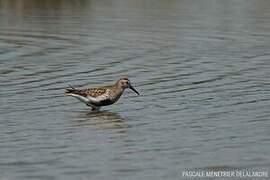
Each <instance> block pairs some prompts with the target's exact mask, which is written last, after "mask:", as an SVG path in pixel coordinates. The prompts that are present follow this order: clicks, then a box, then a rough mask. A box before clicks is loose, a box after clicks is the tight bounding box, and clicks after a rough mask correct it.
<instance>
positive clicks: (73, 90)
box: [65, 84, 80, 95]
mask: <svg viewBox="0 0 270 180" xmlns="http://www.w3.org/2000/svg"><path fill="white" fill-rule="evenodd" d="M68 86H69V87H68V88H66V92H65V93H66V94H67V95H68V94H71V93H73V94H77V93H78V92H79V91H80V90H79V89H76V88H75V87H73V86H72V85H70V84H69V85H68Z"/></svg>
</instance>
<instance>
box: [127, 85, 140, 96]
mask: <svg viewBox="0 0 270 180" xmlns="http://www.w3.org/2000/svg"><path fill="white" fill-rule="evenodd" d="M129 88H130V89H131V90H132V91H134V92H135V93H136V94H138V95H140V93H138V91H137V90H136V89H135V88H134V87H133V86H131V85H129Z"/></svg>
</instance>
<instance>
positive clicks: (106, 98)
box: [66, 77, 140, 110]
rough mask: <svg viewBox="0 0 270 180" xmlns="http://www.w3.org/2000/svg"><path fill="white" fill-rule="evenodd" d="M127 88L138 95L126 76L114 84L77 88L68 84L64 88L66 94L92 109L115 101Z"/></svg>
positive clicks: (97, 108)
mask: <svg viewBox="0 0 270 180" xmlns="http://www.w3.org/2000/svg"><path fill="white" fill-rule="evenodd" d="M127 88H130V89H131V90H133V91H134V92H135V93H136V94H138V95H140V94H139V93H138V91H137V90H136V89H135V88H134V87H133V86H132V85H131V84H130V81H129V79H128V78H126V77H124V78H121V79H119V80H118V81H117V82H116V83H115V84H114V85H109V86H101V87H96V88H86V89H77V88H75V87H73V86H71V85H70V87H69V88H67V89H66V95H68V96H73V97H75V98H77V99H79V100H80V101H82V102H84V103H85V104H86V105H87V106H90V107H91V108H92V110H99V109H100V107H101V106H107V105H111V104H114V103H115V102H117V101H118V100H119V98H120V97H121V95H122V94H123V92H124V90H125V89H127Z"/></svg>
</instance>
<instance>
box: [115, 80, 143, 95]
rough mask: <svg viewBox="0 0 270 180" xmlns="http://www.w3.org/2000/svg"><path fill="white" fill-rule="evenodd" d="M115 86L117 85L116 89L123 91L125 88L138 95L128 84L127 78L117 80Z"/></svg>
mask: <svg viewBox="0 0 270 180" xmlns="http://www.w3.org/2000/svg"><path fill="white" fill-rule="evenodd" d="M116 84H117V86H118V87H121V88H122V89H123V90H124V89H126V88H130V89H131V90H132V91H134V92H135V93H136V94H138V95H140V94H139V93H138V91H137V90H136V89H135V88H134V87H133V86H132V85H131V84H130V81H129V79H128V78H127V77H123V78H121V79H119V80H118V81H117V82H116Z"/></svg>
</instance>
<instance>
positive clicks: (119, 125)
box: [74, 111, 127, 133]
mask: <svg viewBox="0 0 270 180" xmlns="http://www.w3.org/2000/svg"><path fill="white" fill-rule="evenodd" d="M74 125H75V126H87V127H91V128H94V129H96V130H107V131H112V132H115V133H125V132H126V131H127V124H126V120H125V119H124V118H122V117H121V116H120V115H119V114H117V113H114V112H109V111H90V112H89V111H87V112H81V113H80V114H79V115H78V116H77V117H76V120H75V124H74Z"/></svg>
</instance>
